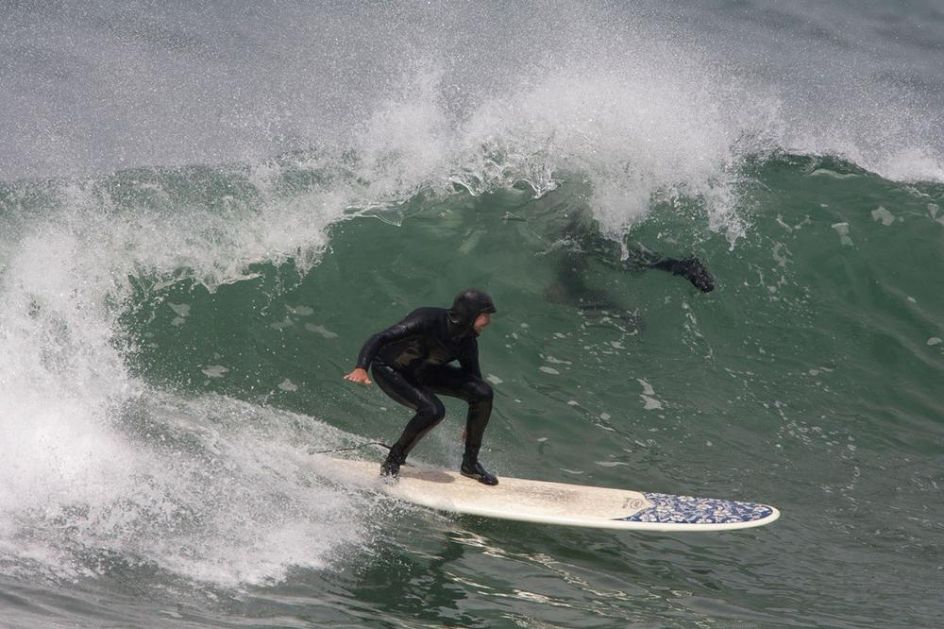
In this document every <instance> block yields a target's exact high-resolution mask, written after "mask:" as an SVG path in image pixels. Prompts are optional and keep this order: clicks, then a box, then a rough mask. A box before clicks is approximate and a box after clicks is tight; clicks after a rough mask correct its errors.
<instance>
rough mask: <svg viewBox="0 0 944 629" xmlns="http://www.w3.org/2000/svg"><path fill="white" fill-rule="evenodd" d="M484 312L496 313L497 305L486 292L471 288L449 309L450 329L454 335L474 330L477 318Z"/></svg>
mask: <svg viewBox="0 0 944 629" xmlns="http://www.w3.org/2000/svg"><path fill="white" fill-rule="evenodd" d="M483 312H488V313H493V312H495V303H494V302H493V301H492V298H491V297H490V296H489V294H488V293H486V292H485V291H481V290H477V289H475V288H469V289H466V290H464V291H462V292H461V293H459V294H458V295H456V298H455V299H454V300H453V302H452V307H451V308H450V309H449V328H450V332H452V333H453V334H461V333H464V332H467V331H469V330H471V329H472V324H473V323H475V318H476V317H478V316H479V315H480V314H482V313H483Z"/></svg>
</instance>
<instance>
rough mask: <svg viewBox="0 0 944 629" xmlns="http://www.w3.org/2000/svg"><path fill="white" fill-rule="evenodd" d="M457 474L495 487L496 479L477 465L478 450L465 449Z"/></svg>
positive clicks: (480, 465)
mask: <svg viewBox="0 0 944 629" xmlns="http://www.w3.org/2000/svg"><path fill="white" fill-rule="evenodd" d="M459 472H460V473H461V474H462V475H463V476H467V477H468V478H474V479H475V480H477V481H478V482H480V483H483V484H485V485H497V484H498V477H497V476H495V475H494V474H492V473H491V472H489V471H488V470H486V469H485V468H484V467H482V464H481V463H479V449H478V448H466V449H465V454H464V455H463V457H462V467H461V468H459Z"/></svg>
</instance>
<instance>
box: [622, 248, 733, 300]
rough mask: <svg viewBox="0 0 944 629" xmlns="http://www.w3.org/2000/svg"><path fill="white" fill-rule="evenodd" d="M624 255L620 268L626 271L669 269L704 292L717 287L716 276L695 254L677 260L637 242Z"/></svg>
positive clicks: (668, 270)
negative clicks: (713, 275)
mask: <svg viewBox="0 0 944 629" xmlns="http://www.w3.org/2000/svg"><path fill="white" fill-rule="evenodd" d="M624 255H625V256H626V257H625V258H623V259H622V260H621V261H620V262H619V266H620V268H622V269H623V270H624V271H645V270H646V269H659V270H660V271H667V272H669V273H671V274H672V275H680V276H682V277H684V278H685V279H687V280H688V281H689V282H691V283H692V285H693V286H694V287H695V288H697V289H698V290H700V291H702V292H703V293H710V292H711V291H713V290H714V288H715V278H714V277H712V275H711V273H710V272H709V271H708V267H706V266H705V264H704V263H703V262H702V261H701V260H699V259H698V258H696V257H694V256H692V257H690V258H683V259H681V260H677V259H675V258H670V257H668V256H663V255H662V254H659V253H656V252H654V251H650V250H649V249H647V248H646V247H645V246H643V245H641V244H637V245H635V246H633V247H631V248H630V249H629V250H628V251H624ZM611 265H612V263H611Z"/></svg>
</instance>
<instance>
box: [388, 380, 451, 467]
mask: <svg viewBox="0 0 944 629" xmlns="http://www.w3.org/2000/svg"><path fill="white" fill-rule="evenodd" d="M371 373H372V374H373V376H374V381H375V382H376V383H377V384H378V385H379V386H380V388H381V389H382V390H383V392H384V393H386V394H387V395H389V396H390V397H391V398H393V399H394V400H395V401H396V402H398V403H400V404H402V405H403V406H406V407H407V408H411V409H413V410H414V411H416V414H415V415H414V416H413V418H412V419H410V421H409V423H407V425H406V428H404V429H403V432H402V433H401V435H400V438H399V439H398V440H397V442H396V443H395V444H393V447H391V448H390V454H389V455H388V456H387V460H386V461H384V464H383V465H382V466H381V474H383V475H384V476H396V475H397V474H398V473H399V471H400V466H401V465H403V462H404V461H406V457H407V455H408V454H409V453H410V451H411V450H412V449H413V448H414V446H416V444H417V443H419V441H420V439H422V438H423V437H424V436H425V435H426V433H428V432H429V431H430V430H432V429H433V428H434V427H435V426H436V425H437V424H438V423H439V422H441V421H442V420H443V417H445V416H446V407H445V406H443V403H442V401H441V400H440V399H439V398H437V397H436V396H435V395H433V393H432V392H431V391H430V390H429V389H427V388H426V387H424V386H423V385H421V384H419V383H417V382H413V381H411V380H410V379H409V378H407V377H406V376H404V375H403V374H402V373H400V372H398V371H396V370H394V369H392V368H391V367H389V366H388V365H385V364H383V363H377V362H375V363H374V365H373V366H372V367H371Z"/></svg>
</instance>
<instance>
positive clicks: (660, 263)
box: [647, 257, 715, 293]
mask: <svg viewBox="0 0 944 629" xmlns="http://www.w3.org/2000/svg"><path fill="white" fill-rule="evenodd" d="M647 268H650V269H659V270H661V271H668V272H669V273H671V274H672V275H681V276H682V277H684V278H685V279H687V280H688V281H689V282H691V283H692V285H693V286H694V287H695V288H697V289H698V290H700V291H701V292H703V293H710V292H711V291H712V290H714V288H715V278H713V277H712V276H711V273H709V272H708V268H707V267H706V266H705V265H704V264H703V263H702V261H701V260H699V259H698V258H694V257H692V258H685V259H684V260H676V259H675V258H661V259H659V260H657V261H655V262H651V263H649V264H648V265H647Z"/></svg>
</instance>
